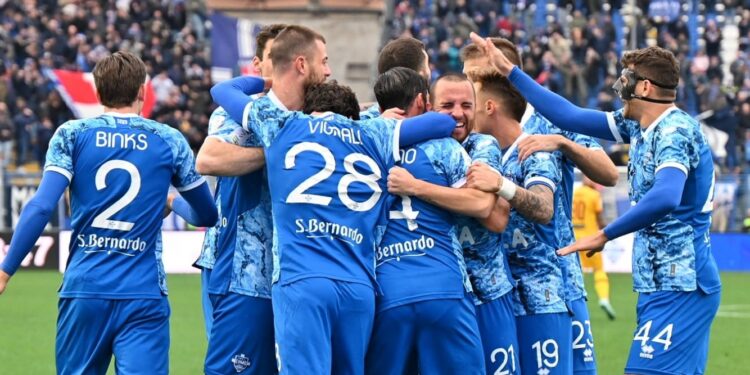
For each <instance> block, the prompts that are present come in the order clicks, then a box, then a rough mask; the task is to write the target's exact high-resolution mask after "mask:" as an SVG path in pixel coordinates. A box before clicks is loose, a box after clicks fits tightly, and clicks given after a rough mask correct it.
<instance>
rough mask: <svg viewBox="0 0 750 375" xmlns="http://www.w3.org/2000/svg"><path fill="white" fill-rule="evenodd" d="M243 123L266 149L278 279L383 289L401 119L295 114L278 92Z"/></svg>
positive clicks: (258, 104) (254, 106)
mask: <svg viewBox="0 0 750 375" xmlns="http://www.w3.org/2000/svg"><path fill="white" fill-rule="evenodd" d="M248 106H249V108H247V109H246V113H247V114H248V115H247V118H245V119H244V123H243V126H244V127H245V128H247V129H249V130H251V131H253V132H254V133H255V134H256V135H257V136H258V138H259V139H260V141H261V143H262V144H263V146H264V147H265V152H266V168H267V170H268V182H269V188H270V192H271V202H272V210H273V219H274V220H273V221H274V245H273V246H274V249H273V250H274V251H273V252H274V281H277V282H281V283H291V282H294V281H296V280H300V279H303V278H308V277H325V278H330V279H334V280H342V281H349V282H358V283H363V284H366V285H371V286H374V285H375V243H377V242H378V241H379V239H380V235H382V232H383V226H384V218H385V210H386V209H387V208H388V207H389V205H388V202H387V201H389V200H387V199H385V198H386V197H387V196H388V194H387V187H386V180H385V176H386V174H387V173H388V169H390V167H392V166H393V165H394V163H395V161H396V160H397V159H398V158H399V155H398V138H397V136H394V134H397V127H398V125H399V124H400V123H399V122H398V121H396V120H387V119H381V118H376V119H372V120H367V121H360V122H356V121H353V120H350V119H348V118H345V117H343V116H340V115H336V114H331V113H328V114H323V115H320V116H311V115H305V114H302V113H300V112H290V111H286V110H284V109H283V108H284V107H283V105H282V104H281V103H280V102H278V99H277V98H276V97H275V95H274V94H273V91H272V92H270V93H269V95H267V96H264V97H262V98H260V99H257V100H256V101H253V102H251V103H250V104H249V105H248Z"/></svg>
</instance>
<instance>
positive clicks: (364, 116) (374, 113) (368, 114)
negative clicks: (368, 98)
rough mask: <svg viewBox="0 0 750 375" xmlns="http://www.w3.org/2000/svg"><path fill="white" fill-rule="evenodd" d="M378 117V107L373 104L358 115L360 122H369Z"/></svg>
mask: <svg viewBox="0 0 750 375" xmlns="http://www.w3.org/2000/svg"><path fill="white" fill-rule="evenodd" d="M378 116H380V106H379V105H377V104H373V105H371V106H370V107H369V108H367V109H366V110H364V111H362V112H360V113H359V119H360V120H371V119H374V118H376V117H378Z"/></svg>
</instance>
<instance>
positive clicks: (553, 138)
mask: <svg viewBox="0 0 750 375" xmlns="http://www.w3.org/2000/svg"><path fill="white" fill-rule="evenodd" d="M564 143H565V137H563V136H561V135H557V134H535V135H530V136H528V137H526V138H524V139H522V140H521V142H518V160H520V161H524V160H526V158H528V157H529V156H531V154H533V153H535V152H537V151H547V152H553V151H558V150H560V149H561V147H562V145H563V144H564Z"/></svg>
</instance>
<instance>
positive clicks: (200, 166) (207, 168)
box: [195, 152, 215, 176]
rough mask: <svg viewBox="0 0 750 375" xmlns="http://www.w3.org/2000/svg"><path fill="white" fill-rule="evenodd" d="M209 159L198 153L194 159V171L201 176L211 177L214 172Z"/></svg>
mask: <svg viewBox="0 0 750 375" xmlns="http://www.w3.org/2000/svg"><path fill="white" fill-rule="evenodd" d="M209 159H211V158H210V157H208V156H207V155H205V154H204V153H200V152H199V153H198V156H197V157H196V158H195V170H196V171H197V172H198V173H200V174H201V175H204V176H211V175H212V174H213V173H214V172H215V170H214V169H213V164H212V163H211V161H210V160H209Z"/></svg>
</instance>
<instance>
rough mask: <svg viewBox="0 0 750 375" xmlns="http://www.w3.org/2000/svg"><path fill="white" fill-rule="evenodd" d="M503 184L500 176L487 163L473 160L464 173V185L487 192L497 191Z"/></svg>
mask: <svg viewBox="0 0 750 375" xmlns="http://www.w3.org/2000/svg"><path fill="white" fill-rule="evenodd" d="M502 184H503V178H502V176H501V175H500V174H499V173H497V172H496V171H495V170H494V169H492V168H490V166H489V165H487V164H484V163H482V162H475V163H474V164H472V165H471V167H469V171H468V172H467V173H466V187H468V188H472V189H477V190H481V191H484V192H487V193H497V191H498V190H500V187H501V186H502Z"/></svg>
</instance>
